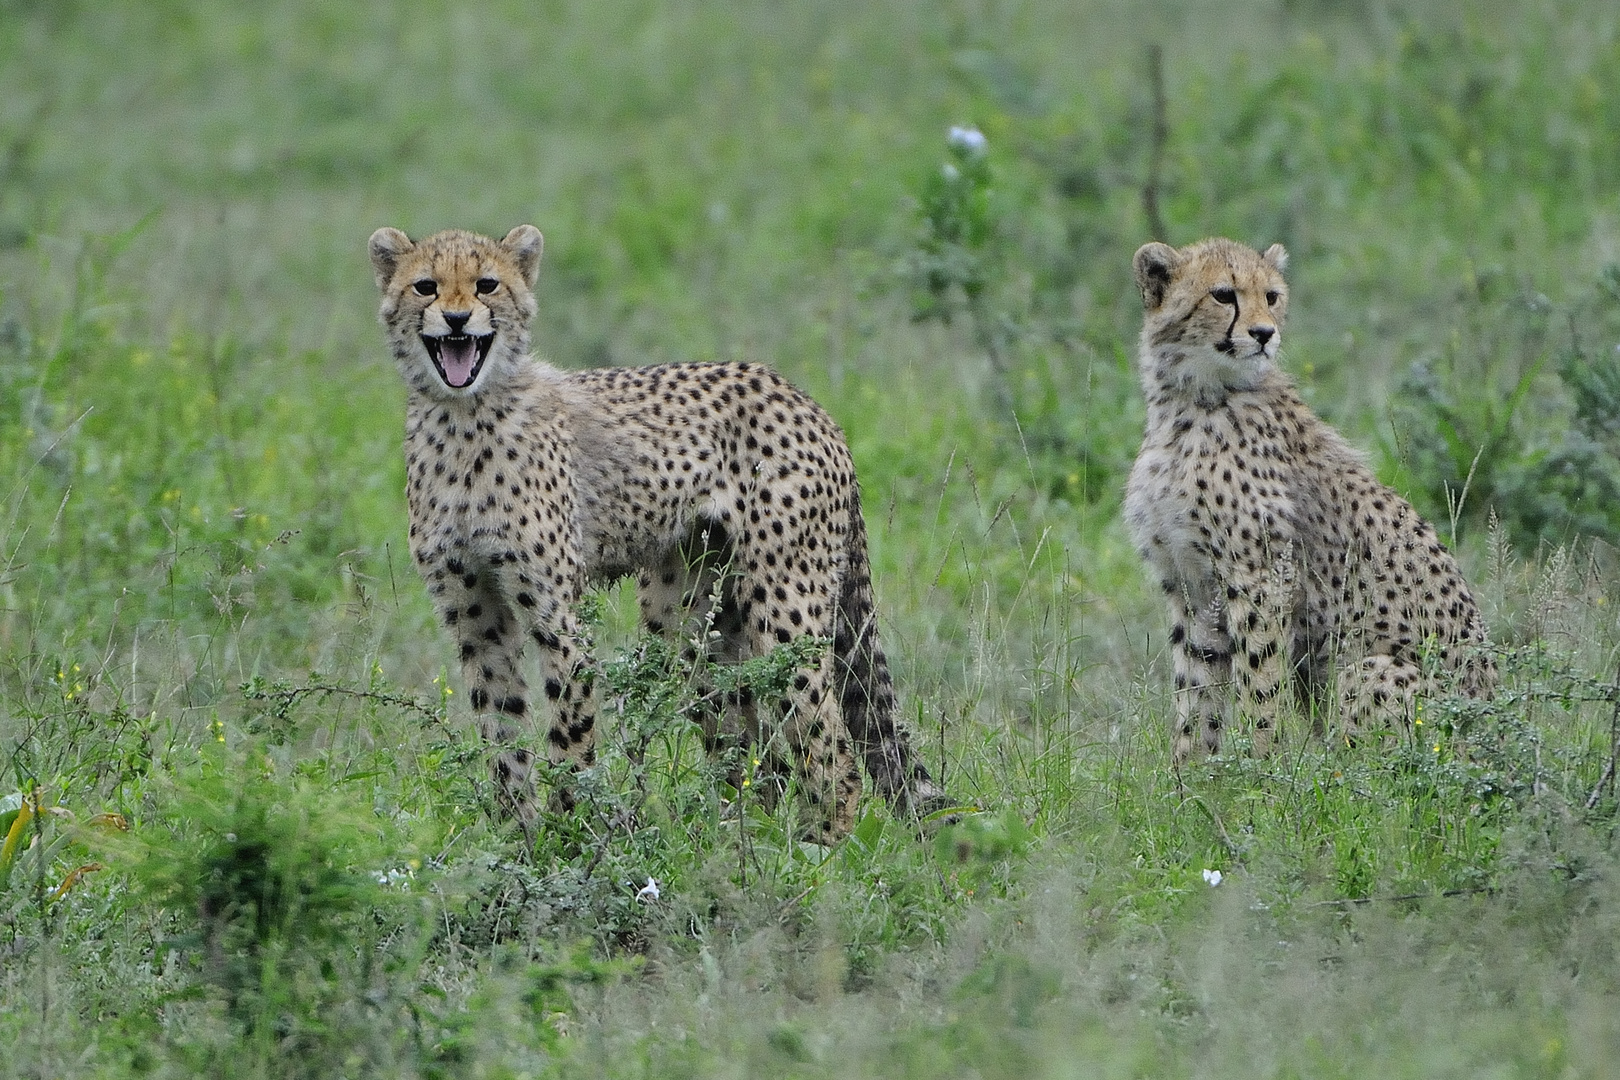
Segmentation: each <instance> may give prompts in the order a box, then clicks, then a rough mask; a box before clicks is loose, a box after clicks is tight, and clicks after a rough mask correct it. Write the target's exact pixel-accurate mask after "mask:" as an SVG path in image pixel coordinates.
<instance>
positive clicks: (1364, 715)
mask: <svg viewBox="0 0 1620 1080" xmlns="http://www.w3.org/2000/svg"><path fill="white" fill-rule="evenodd" d="M1422 684H1423V672H1422V670H1421V669H1420V668H1418V667H1417V665H1415V664H1409V663H1407V662H1406V661H1404V660H1398V659H1396V658H1395V657H1392V656H1368V657H1366V658H1364V659H1362V660H1359V661H1357V662H1356V663H1354V664H1351V665H1349V666H1347V667H1343V668H1340V669H1339V687H1338V698H1339V723H1340V725H1341V726H1342V729H1343V733H1344V738H1345V739H1346V740H1347V741H1350V742H1354V741H1355V740H1356V738H1357V737H1358V736H1361V735H1364V734H1366V733H1368V732H1370V731H1374V730H1378V729H1381V728H1385V727H1389V726H1392V724H1393V725H1394V726H1396V727H1397V730H1399V731H1401V732H1403V733H1404V732H1409V731H1411V730H1412V726H1413V721H1414V720H1415V719H1416V715H1417V695H1418V690H1419V688H1420V687H1421V686H1422Z"/></svg>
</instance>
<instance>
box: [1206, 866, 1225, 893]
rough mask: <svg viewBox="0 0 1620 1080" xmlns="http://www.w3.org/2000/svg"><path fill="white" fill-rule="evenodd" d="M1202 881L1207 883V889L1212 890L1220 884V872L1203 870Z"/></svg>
mask: <svg viewBox="0 0 1620 1080" xmlns="http://www.w3.org/2000/svg"><path fill="white" fill-rule="evenodd" d="M1204 880H1205V881H1207V882H1209V887H1210V888H1212V889H1213V888H1214V887H1215V886H1217V885H1219V884H1220V883H1221V872H1220V871H1219V870H1205V871H1204Z"/></svg>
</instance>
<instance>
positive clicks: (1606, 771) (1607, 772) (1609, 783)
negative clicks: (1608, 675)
mask: <svg viewBox="0 0 1620 1080" xmlns="http://www.w3.org/2000/svg"><path fill="white" fill-rule="evenodd" d="M1610 697H1612V698H1613V699H1614V709H1613V710H1612V711H1611V712H1610V713H1609V761H1608V763H1607V764H1606V765H1604V766H1603V775H1602V776H1600V777H1598V782H1597V784H1596V785H1595V786H1594V787H1593V788H1592V794H1590V795H1588V796H1587V797H1586V809H1588V810H1596V809H1597V804H1598V800H1599V799H1601V798H1602V797H1603V791H1604V789H1605V788H1607V789H1608V792H1609V795H1610V797H1613V795H1614V771H1615V759H1616V758H1620V672H1617V673H1616V675H1615V685H1614V687H1613V688H1612V689H1611V692H1610Z"/></svg>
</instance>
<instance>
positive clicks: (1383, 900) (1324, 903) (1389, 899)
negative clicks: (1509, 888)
mask: <svg viewBox="0 0 1620 1080" xmlns="http://www.w3.org/2000/svg"><path fill="white" fill-rule="evenodd" d="M1480 893H1486V894H1489V895H1495V893H1496V890H1495V889H1494V888H1492V887H1491V886H1489V885H1478V886H1475V887H1474V888H1472V889H1442V890H1440V891H1439V892H1426V893H1406V894H1404V895H1401V896H1345V897H1341V898H1339V899H1337V900H1318V901H1317V902H1316V903H1314V904H1311V905H1310V906H1311V907H1313V908H1317V907H1346V906H1352V905H1357V904H1396V903H1401V902H1403V901H1407V900H1434V899H1446V898H1450V897H1456V896H1477V895H1478V894H1480Z"/></svg>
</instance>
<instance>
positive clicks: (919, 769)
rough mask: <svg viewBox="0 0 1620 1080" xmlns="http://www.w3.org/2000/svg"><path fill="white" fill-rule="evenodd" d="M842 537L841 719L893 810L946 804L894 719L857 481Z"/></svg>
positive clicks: (920, 810)
mask: <svg viewBox="0 0 1620 1080" xmlns="http://www.w3.org/2000/svg"><path fill="white" fill-rule="evenodd" d="M847 537H848V542H847V545H846V547H845V553H844V580H843V583H842V585H841V587H840V589H839V595H838V615H837V622H836V624H835V629H834V632H833V662H834V664H835V671H836V673H837V680H838V700H839V705H840V707H841V708H842V710H843V714H844V724H845V726H847V727H848V728H849V733H850V735H851V736H852V737H853V738H854V740H855V745H856V747H857V748H858V749H859V751H860V755H861V758H862V760H864V761H865V763H866V771H867V774H868V775H869V776H870V777H871V778H872V785H873V787H874V788H876V789H877V791H878V793H879V794H881V795H882V796H883V797H884V798H886V799H888V800H889V804H890V805H891V806H892V807H893V808H894V810H895V812H896V813H897V814H906V815H911V814H917V815H919V816H920V815H927V814H930V813H932V812H934V811H935V810H939V809H942V808H944V807H947V806H951V805H953V804H952V802H951V801H950V799H949V798H948V797H947V796H946V794H945V792H944V790H943V789H941V788H940V787H939V786H938V785H936V784H935V783H934V781H933V778H932V777H931V776H930V775H929V773H928V768H927V766H925V765H924V764H923V762H922V758H921V756H920V755H918V754H917V753H916V752H915V751H914V750H913V749H912V746H911V739H910V736H909V735H908V733H907V732H906V729H905V728H904V727H903V726H901V725H900V724H899V723H898V722H897V720H896V704H895V696H894V681H893V679H891V678H890V676H889V661H888V659H887V658H886V657H885V656H884V655H883V646H882V644H881V643H880V642H879V641H878V632H877V610H876V605H875V604H874V602H873V599H872V569H871V564H870V563H868V561H867V556H866V523H865V521H864V520H863V519H862V517H861V496H860V488H859V487H858V486H857V487H856V488H855V489H854V491H853V493H852V494H851V497H850V508H849V531H848V533H847Z"/></svg>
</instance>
